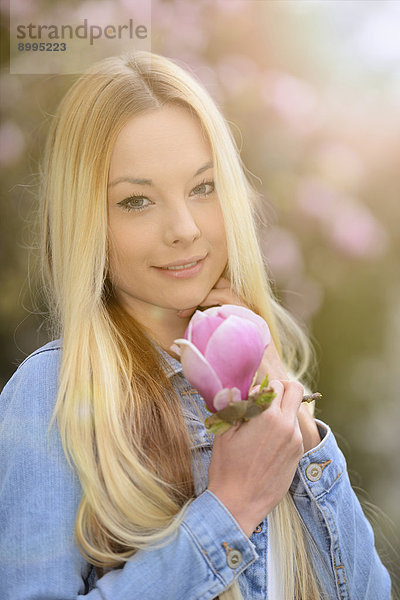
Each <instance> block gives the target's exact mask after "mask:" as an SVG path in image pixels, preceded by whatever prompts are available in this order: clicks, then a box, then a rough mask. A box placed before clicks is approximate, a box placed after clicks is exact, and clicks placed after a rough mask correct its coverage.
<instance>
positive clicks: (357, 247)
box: [296, 177, 388, 258]
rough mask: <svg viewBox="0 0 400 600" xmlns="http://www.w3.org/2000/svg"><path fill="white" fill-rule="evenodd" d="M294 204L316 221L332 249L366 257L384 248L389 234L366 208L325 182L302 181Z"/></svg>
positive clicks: (317, 179) (315, 178)
mask: <svg viewBox="0 0 400 600" xmlns="http://www.w3.org/2000/svg"><path fill="white" fill-rule="evenodd" d="M296 201H297V205H298V206H299V208H300V210H301V211H302V212H303V214H305V215H308V216H309V217H311V218H313V219H315V220H316V221H317V222H318V223H319V224H320V227H321V229H322V231H323V232H324V233H325V234H326V236H327V238H328V239H329V240H330V241H331V243H332V244H333V246H335V247H336V248H338V249H339V250H341V251H342V252H344V253H345V254H348V255H349V256H354V257H357V258H368V257H371V256H379V255H381V254H382V252H383V251H384V250H385V249H386V247H387V244H388V235H387V233H386V231H385V229H384V228H383V226H382V225H381V224H380V223H379V221H378V220H377V219H376V218H375V217H374V215H373V214H372V213H371V211H370V210H369V208H368V207H367V206H364V205H363V204H361V202H360V201H359V200H358V199H357V198H355V197H353V196H348V195H346V194H343V193H342V192H340V191H338V190H335V189H334V188H333V187H332V186H331V185H330V184H329V183H328V182H327V181H323V180H322V179H319V178H318V177H308V178H304V179H303V180H302V182H301V183H300V184H299V186H298V190H297V196H296Z"/></svg>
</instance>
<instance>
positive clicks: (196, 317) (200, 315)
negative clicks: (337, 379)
mask: <svg viewBox="0 0 400 600" xmlns="http://www.w3.org/2000/svg"><path fill="white" fill-rule="evenodd" d="M205 312H207V311H202V310H196V311H195V312H194V314H193V315H192V316H191V318H190V321H189V325H188V326H187V327H186V331H185V333H184V335H183V337H184V338H185V340H189V342H191V341H192V329H193V326H194V325H195V324H196V323H198V322H199V321H201V320H202V319H204V318H206V317H207V315H205V314H204V313H205Z"/></svg>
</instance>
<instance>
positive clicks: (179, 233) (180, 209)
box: [163, 202, 201, 246]
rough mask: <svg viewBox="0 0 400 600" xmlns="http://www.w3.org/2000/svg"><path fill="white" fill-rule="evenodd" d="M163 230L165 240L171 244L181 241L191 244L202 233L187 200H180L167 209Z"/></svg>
mask: <svg viewBox="0 0 400 600" xmlns="http://www.w3.org/2000/svg"><path fill="white" fill-rule="evenodd" d="M163 232H164V240H165V242H166V243H167V244H168V245H170V246H172V245H173V244H177V243H179V242H180V243H182V244H191V243H193V242H194V240H196V239H197V238H199V237H200V235H201V232H200V229H199V228H198V226H197V223H196V221H195V219H194V217H193V215H192V213H191V211H190V209H189V207H188V206H187V204H186V202H179V203H178V204H176V205H175V206H174V207H170V208H168V209H167V210H166V214H165V222H164V223H163Z"/></svg>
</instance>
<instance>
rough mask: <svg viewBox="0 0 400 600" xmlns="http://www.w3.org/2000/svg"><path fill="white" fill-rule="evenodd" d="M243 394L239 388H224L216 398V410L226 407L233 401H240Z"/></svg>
mask: <svg viewBox="0 0 400 600" xmlns="http://www.w3.org/2000/svg"><path fill="white" fill-rule="evenodd" d="M241 399H242V398H241V394H240V390H239V389H238V388H236V387H235V388H224V389H223V390H220V391H219V392H218V394H217V395H216V396H215V398H214V406H215V410H217V411H218V410H222V409H223V408H226V407H227V406H228V404H230V403H231V402H240V401H241Z"/></svg>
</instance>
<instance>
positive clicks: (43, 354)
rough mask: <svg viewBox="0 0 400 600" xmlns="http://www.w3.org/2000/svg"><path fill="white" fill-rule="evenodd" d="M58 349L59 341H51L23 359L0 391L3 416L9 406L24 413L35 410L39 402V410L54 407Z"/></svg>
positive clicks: (58, 357)
mask: <svg viewBox="0 0 400 600" xmlns="http://www.w3.org/2000/svg"><path fill="white" fill-rule="evenodd" d="M61 350H62V344H61V340H52V341H51V342H48V343H47V344H45V345H44V346H41V347H40V348H38V349H37V350H35V351H34V352H32V353H31V354H30V355H29V356H27V357H26V358H25V359H24V360H23V361H22V363H21V364H20V365H19V366H18V367H17V370H16V371H15V373H14V374H13V375H12V377H11V378H10V379H9V380H8V382H7V383H6V385H5V386H4V388H3V391H2V393H1V412H2V413H3V415H4V414H5V412H6V409H7V408H8V407H10V406H11V405H14V407H15V408H16V407H17V406H18V407H19V408H20V409H23V410H26V411H27V413H30V412H31V411H33V410H37V408H38V405H40V406H41V407H42V409H44V408H47V409H49V408H50V407H51V406H52V407H54V399H55V397H56V395H57V387H58V373H59V366H60V358H61ZM46 399H47V400H48V402H46ZM38 401H39V402H38ZM46 404H48V405H49V406H46ZM46 412H47V411H46Z"/></svg>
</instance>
